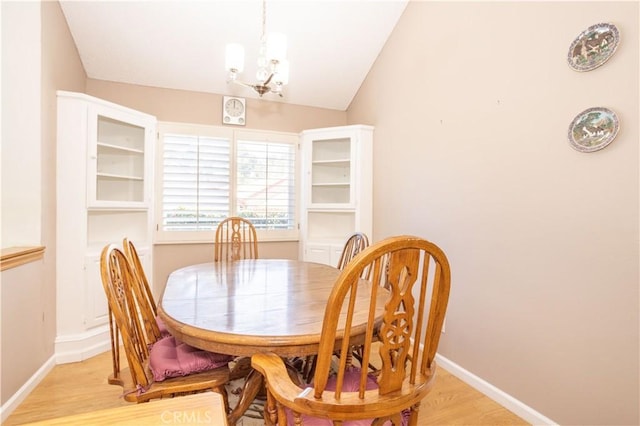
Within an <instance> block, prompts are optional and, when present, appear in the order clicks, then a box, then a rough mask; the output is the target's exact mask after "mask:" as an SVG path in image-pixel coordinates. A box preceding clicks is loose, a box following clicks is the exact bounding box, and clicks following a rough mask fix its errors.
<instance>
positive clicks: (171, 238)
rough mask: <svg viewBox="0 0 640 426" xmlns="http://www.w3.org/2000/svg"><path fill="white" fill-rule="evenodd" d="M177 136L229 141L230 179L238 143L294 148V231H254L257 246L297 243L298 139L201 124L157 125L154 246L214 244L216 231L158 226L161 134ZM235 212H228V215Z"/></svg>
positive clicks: (233, 190)
mask: <svg viewBox="0 0 640 426" xmlns="http://www.w3.org/2000/svg"><path fill="white" fill-rule="evenodd" d="M165 133H179V134H185V135H197V136H211V137H223V138H229V140H230V141H231V146H230V155H231V158H232V161H231V164H230V168H229V173H230V174H231V176H235V174H236V167H237V164H236V161H235V158H236V157H235V156H236V145H237V141H238V140H247V141H261V142H279V143H290V144H292V145H294V148H295V171H294V173H295V188H294V191H295V202H296V205H295V210H294V215H295V216H294V224H295V225H294V229H291V230H284V231H277V230H265V229H256V233H257V237H258V241H259V242H269V241H274V242H275V241H298V240H299V229H300V203H301V202H302V201H301V198H300V162H301V157H300V135H299V134H297V133H291V132H276V131H271V130H256V129H252V130H247V129H232V128H228V127H222V126H211V125H204V124H190V123H176V122H167V121H159V122H158V134H157V144H158V145H157V147H158V149H156V150H155V152H156V154H155V173H154V174H155V181H154V183H155V185H154V196H155V203H154V207H155V213H154V220H155V230H154V232H153V235H154V244H201V243H213V241H214V240H215V229H214V230H209V231H164V230H162V227H161V226H160V224H161V223H162V188H163V155H164V145H163V143H164V137H163V136H164V134H165ZM230 194H231V200H230V203H231V204H230V205H231V208H232V209H235V205H236V202H235V201H236V200H235V198H236V179H235V178H232V179H231V182H230ZM233 214H235V212H231V215H233Z"/></svg>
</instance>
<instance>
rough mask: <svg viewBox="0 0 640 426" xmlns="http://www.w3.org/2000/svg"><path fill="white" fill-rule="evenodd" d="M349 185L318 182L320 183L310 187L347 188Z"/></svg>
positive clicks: (347, 183)
mask: <svg viewBox="0 0 640 426" xmlns="http://www.w3.org/2000/svg"><path fill="white" fill-rule="evenodd" d="M349 185H351V184H350V183H349V182H320V183H312V184H311V186H314V187H323V186H338V187H344V188H348V187H349Z"/></svg>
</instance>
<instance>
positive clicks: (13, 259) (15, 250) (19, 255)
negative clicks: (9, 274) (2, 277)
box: [0, 246, 45, 271]
mask: <svg viewBox="0 0 640 426" xmlns="http://www.w3.org/2000/svg"><path fill="white" fill-rule="evenodd" d="M44 250H45V247H44V246H31V247H8V248H3V249H2V250H0V271H4V270H5V269H10V268H16V267H18V266H20V265H24V264H26V263H30V262H35V261H37V260H40V259H42V258H43V257H44Z"/></svg>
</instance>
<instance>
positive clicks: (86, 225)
mask: <svg viewBox="0 0 640 426" xmlns="http://www.w3.org/2000/svg"><path fill="white" fill-rule="evenodd" d="M57 105H58V126H57V161H56V164H57V170H56V176H57V186H56V188H57V220H56V223H57V225H56V226H57V243H56V244H57V245H56V249H57V250H56V257H57V261H56V262H57V263H56V265H57V267H56V270H57V272H56V283H57V338H56V354H57V356H58V357H59V358H60V362H70V361H77V360H81V359H84V358H86V357H88V356H92V355H93V352H94V351H98V352H100V351H103V350H105V349H106V348H107V347H108V345H109V334H108V333H109V331H108V325H107V324H108V305H107V299H106V297H105V294H104V289H103V287H102V281H101V276H100V253H101V251H102V248H103V247H104V246H105V245H107V244H110V243H114V244H117V245H118V246H119V247H121V246H122V239H123V238H124V237H127V238H129V239H130V240H131V241H133V243H134V244H136V248H137V249H138V251H139V254H140V257H141V260H142V262H143V265H144V267H145V271H146V272H147V274H150V273H151V253H152V235H153V234H152V226H153V214H152V213H153V212H152V206H153V203H152V202H151V196H152V189H153V188H152V183H153V170H152V169H153V164H154V163H153V161H154V159H153V147H154V143H153V141H154V138H155V134H156V118H155V117H153V116H151V115H148V114H144V113H141V112H138V111H135V110H132V109H129V108H125V107H122V106H120V105H116V104H114V103H111V102H107V101H104V100H101V99H98V98H94V97H92V96H88V95H85V94H82V93H74V92H64V91H59V92H58V103H57ZM149 278H151V277H149Z"/></svg>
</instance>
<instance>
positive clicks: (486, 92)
mask: <svg viewBox="0 0 640 426" xmlns="http://www.w3.org/2000/svg"><path fill="white" fill-rule="evenodd" d="M638 17H639V10H638V2H602V3H598V2H566V3H565V2H473V3H466V2H411V3H410V4H409V5H408V7H407V9H406V10H405V13H404V15H403V16H402V18H401V20H400V21H399V23H398V25H397V27H396V29H395V31H394V32H393V34H392V36H391V38H390V39H389V40H388V42H387V44H386V46H385V48H384V50H383V52H382V53H381V55H380V56H379V58H378V60H377V62H376V63H375V65H374V67H373V68H372V70H371V71H370V73H369V75H368V77H367V79H366V81H365V83H364V84H363V86H362V87H361V89H360V92H359V93H358V95H357V96H356V98H355V100H354V102H353V103H352V105H351V107H350V108H349V111H348V120H349V122H350V123H361V122H362V123H370V124H373V125H375V126H376V133H375V144H374V173H375V178H374V211H375V214H374V239H376V240H378V239H380V238H383V237H385V236H388V235H392V234H400V233H411V234H417V235H421V236H424V237H426V238H428V239H430V240H432V241H434V242H435V243H437V244H438V245H440V246H441V247H442V248H443V249H444V250H445V252H446V253H447V254H448V256H449V259H450V262H451V268H452V291H451V299H450V305H449V310H448V312H447V319H446V333H445V334H444V335H443V339H442V341H441V345H440V353H441V354H442V355H443V356H444V357H446V358H448V359H449V360H451V361H453V362H455V363H457V364H459V365H460V366H462V367H463V368H464V369H466V370H469V371H470V372H471V373H473V374H475V375H477V376H479V377H480V378H482V379H484V380H486V381H488V382H489V383H491V384H493V385H494V386H496V387H498V388H499V389H502V390H503V391H505V392H507V393H508V394H510V395H511V396H513V397H515V398H516V399H518V400H520V401H522V402H524V403H525V404H527V405H528V406H530V407H531V408H533V409H534V410H537V411H538V412H539V413H542V414H543V415H545V416H547V417H548V418H550V419H552V420H554V421H556V422H558V423H560V424H638V423H639V422H640V418H639V417H638V416H639V407H638V400H639V394H638V388H639V383H638V375H639V372H638V362H639V361H638V360H639V358H640V355H639V351H638V340H639V330H638V324H639V316H638V312H639V308H638V302H639V294H638V285H639V277H638V271H639V253H638V242H639V232H638V218H639V215H638V214H639V212H638V203H639V173H638V171H639V158H638V156H639V150H638V139H639V138H638V128H639V108H638V75H639V74H638V72H639V69H638V55H639V53H638V52H639V47H638V35H639V34H638ZM598 22H612V23H615V24H616V25H617V27H618V29H619V30H620V33H621V43H620V46H619V48H618V51H617V52H616V54H615V55H614V56H613V57H612V58H611V59H610V60H609V62H607V63H606V64H605V65H604V66H602V67H600V68H598V69H596V70H593V71H590V72H585V73H578V72H575V71H573V70H572V69H570V68H569V67H568V65H567V61H566V55H567V51H568V48H569V45H570V44H571V42H572V41H573V39H574V38H575V36H577V35H578V34H579V33H580V32H581V31H582V30H584V29H586V28H587V27H588V26H590V25H593V24H595V23H598ZM593 106H605V107H609V108H612V109H613V110H615V111H616V113H617V114H618V117H619V119H620V132H619V134H618V136H617V138H616V139H615V140H614V141H613V143H612V144H611V145H609V146H608V147H607V148H606V149H604V150H602V151H599V152H595V153H590V154H584V153H580V152H578V151H575V150H573V149H572V148H571V147H570V146H569V144H568V142H567V129H568V127H569V123H570V122H571V120H572V119H573V118H574V117H575V116H576V114H578V113H579V112H581V111H582V110H584V109H586V108H589V107H593ZM387 206H393V208H387ZM399 207H401V208H399Z"/></svg>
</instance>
